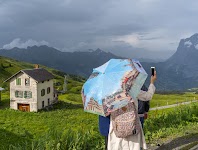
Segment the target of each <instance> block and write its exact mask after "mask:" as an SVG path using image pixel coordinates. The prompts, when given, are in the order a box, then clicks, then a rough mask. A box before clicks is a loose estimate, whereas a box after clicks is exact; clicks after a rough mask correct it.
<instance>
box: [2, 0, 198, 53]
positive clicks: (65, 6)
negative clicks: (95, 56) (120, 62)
mask: <svg viewBox="0 0 198 150" xmlns="http://www.w3.org/2000/svg"><path fill="white" fill-rule="evenodd" d="M197 7H198V2H197V1H196V0H189V1H184V0H174V1H172V0H138V1H137V0H125V1H123V0H56V1H52V0H50V1H49V0H20V1H19V0H0V18H1V19H0V33H1V34H0V39H1V40H0V47H3V45H6V44H9V43H11V42H12V41H13V40H14V39H15V40H14V43H15V44H17V43H16V41H18V43H19V44H22V45H26V44H27V43H29V42H27V41H28V40H29V41H34V42H38V43H42V42H41V41H46V42H48V43H49V45H50V46H54V47H58V48H60V49H62V50H68V51H74V50H79V49H89V48H97V47H101V48H104V49H106V50H111V49H118V48H119V49H122V48H123V49H128V50H129V51H130V50H133V49H136V48H137V49H138V48H141V49H142V48H143V49H148V50H163V49H169V50H176V47H177V44H169V43H178V42H179V40H180V39H181V38H186V37H188V36H190V35H191V34H194V33H195V32H197V26H198V22H197V14H198V9H197ZM18 38H21V40H16V39H18ZM31 39H32V40H31ZM119 41H120V42H119ZM23 42H24V43H25V44H24V43H23ZM153 43H154V44H153ZM12 44H13V43H12ZM7 46H8V45H7ZM166 46H167V47H166ZM164 47H166V48H164Z"/></svg>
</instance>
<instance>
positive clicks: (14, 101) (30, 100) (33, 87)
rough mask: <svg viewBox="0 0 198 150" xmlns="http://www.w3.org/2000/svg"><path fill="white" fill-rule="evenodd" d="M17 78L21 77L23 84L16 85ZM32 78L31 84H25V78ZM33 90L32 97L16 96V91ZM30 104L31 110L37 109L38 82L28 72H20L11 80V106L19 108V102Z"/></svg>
mask: <svg viewBox="0 0 198 150" xmlns="http://www.w3.org/2000/svg"><path fill="white" fill-rule="evenodd" d="M16 78H21V85H16ZM26 78H29V79H30V85H29V86H26V85H25V79H26ZM17 90H18V91H23V95H24V91H31V92H32V98H28V99H27V98H24V96H23V98H17V97H15V91H17ZM19 103H22V104H30V111H37V110H38V107H37V84H36V81H35V80H34V79H33V78H30V77H29V76H28V75H27V74H24V73H19V74H18V75H16V76H15V77H13V78H12V79H11V80H10V108H12V109H16V110H17V109H18V104H19Z"/></svg>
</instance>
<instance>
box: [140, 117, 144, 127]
mask: <svg viewBox="0 0 198 150" xmlns="http://www.w3.org/2000/svg"><path fill="white" fill-rule="evenodd" d="M140 122H141V124H142V129H143V127H144V117H140Z"/></svg>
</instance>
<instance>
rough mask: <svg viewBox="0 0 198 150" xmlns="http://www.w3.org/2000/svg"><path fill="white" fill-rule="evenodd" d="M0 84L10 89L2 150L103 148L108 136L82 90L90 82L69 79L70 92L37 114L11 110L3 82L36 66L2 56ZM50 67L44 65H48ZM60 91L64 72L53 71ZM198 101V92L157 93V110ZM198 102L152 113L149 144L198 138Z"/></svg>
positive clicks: (0, 105)
mask: <svg viewBox="0 0 198 150" xmlns="http://www.w3.org/2000/svg"><path fill="white" fill-rule="evenodd" d="M0 64H1V65H0V76H1V77H2V78H0V86H3V87H4V88H5V91H3V92H2V100H1V102H0V149H1V150H4V149H5V150H8V149H9V150H102V149H104V138H103V137H102V136H101V135H100V134H99V131H98V116H97V115H95V114H91V113H86V112H84V111H83V106H82V100H81V95H80V91H81V87H82V85H83V83H84V82H85V79H83V78H81V77H78V76H74V75H69V76H68V80H67V82H68V86H67V92H66V93H65V94H60V95H59V102H58V103H57V104H55V105H54V106H53V108H50V109H48V110H47V109H46V110H41V111H39V112H37V113H35V112H21V111H17V110H11V109H9V87H8V83H3V82H2V81H4V80H5V79H6V78H8V77H9V76H11V75H12V74H13V73H15V72H17V71H19V70H21V69H25V68H33V65H32V64H27V63H24V62H18V61H15V60H11V59H8V58H3V57H0ZM43 67H44V66H43ZM45 68H46V69H48V70H49V71H50V72H52V73H53V74H54V76H55V80H54V81H55V87H56V89H58V90H62V84H63V81H64V75H65V74H64V73H62V72H60V71H57V70H54V69H50V68H47V67H45ZM194 99H198V95H197V94H195V93H194V92H186V93H183V94H173V93H172V94H155V95H154V97H153V99H152V101H151V107H156V106H164V105H167V104H168V105H170V104H176V103H179V102H183V101H191V100H194ZM197 129H198V103H192V104H189V105H186V106H178V107H175V108H169V109H164V110H155V111H150V112H149V118H148V119H147V120H146V121H145V128H144V131H145V137H146V140H147V143H150V144H156V143H158V142H160V141H166V140H167V139H170V138H176V137H177V136H183V135H186V134H188V135H194V134H198V131H197Z"/></svg>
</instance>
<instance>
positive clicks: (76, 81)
mask: <svg viewBox="0 0 198 150" xmlns="http://www.w3.org/2000/svg"><path fill="white" fill-rule="evenodd" d="M40 67H41V68H45V69H47V70H48V71H49V72H51V73H52V74H53V75H54V76H55V79H54V82H55V87H56V89H58V90H62V87H63V82H64V75H67V82H68V85H67V86H68V92H72V93H80V90H81V86H82V85H83V83H84V78H82V77H80V76H77V75H71V74H66V73H64V72H61V71H58V70H55V69H52V68H49V67H45V66H42V65H40ZM33 68H34V64H30V63H26V62H21V61H18V60H14V59H10V58H6V57H2V56H0V86H3V87H4V88H6V90H8V83H3V81H5V79H7V78H9V77H10V76H12V75H13V74H15V73H17V72H18V71H20V70H22V69H33ZM70 90H71V91H70Z"/></svg>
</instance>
